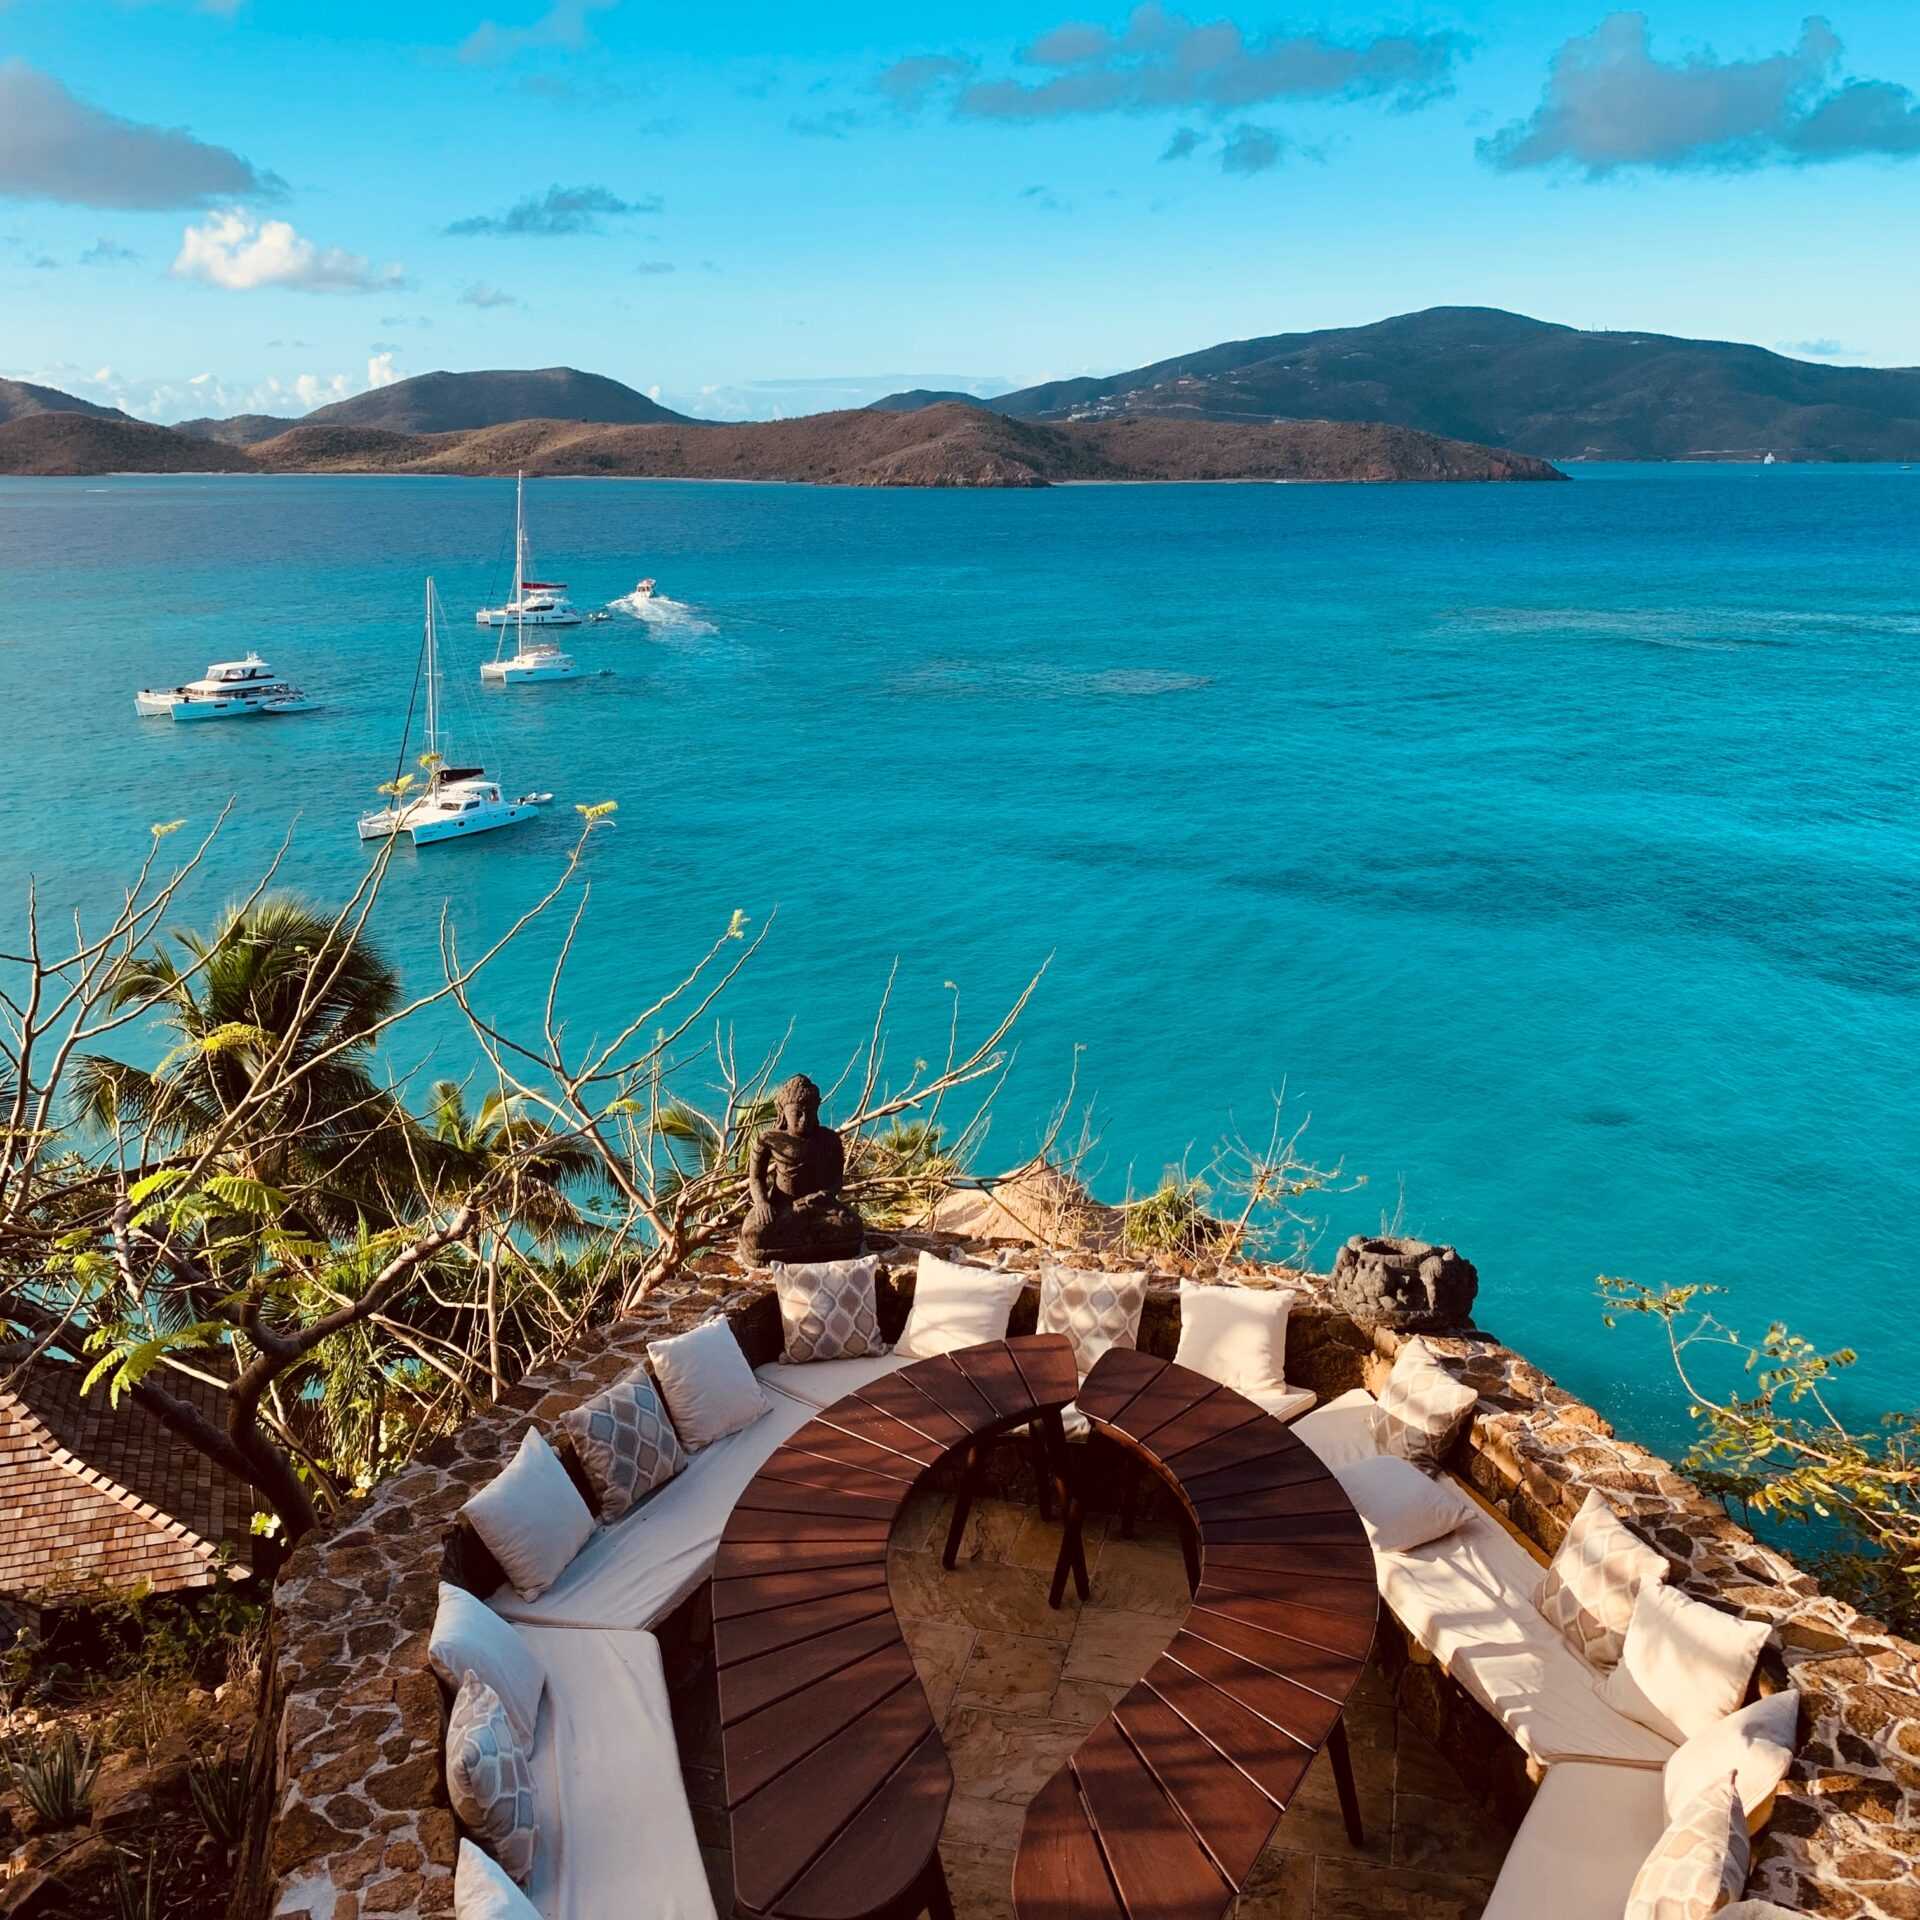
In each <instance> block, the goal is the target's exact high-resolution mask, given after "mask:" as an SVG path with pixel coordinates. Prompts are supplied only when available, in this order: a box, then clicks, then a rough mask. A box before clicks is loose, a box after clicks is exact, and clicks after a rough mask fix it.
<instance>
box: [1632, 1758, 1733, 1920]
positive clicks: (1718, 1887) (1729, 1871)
mask: <svg viewBox="0 0 1920 1920" xmlns="http://www.w3.org/2000/svg"><path fill="white" fill-rule="evenodd" d="M1749 1858H1750V1847H1749V1843H1748V1840H1747V1816H1746V1813H1745V1811H1744V1810H1743V1809H1742V1807H1741V1805H1740V1795H1739V1792H1738V1790H1737V1789H1736V1788H1735V1786H1734V1784H1733V1781H1732V1779H1731V1777H1729V1778H1728V1779H1725V1780H1722V1781H1719V1782H1717V1783H1716V1784H1715V1785H1713V1786H1711V1787H1709V1788H1707V1789H1706V1791H1705V1792H1704V1793H1701V1794H1699V1795H1697V1796H1696V1797H1695V1798H1694V1799H1693V1800H1692V1801H1691V1802H1689V1803H1688V1805H1687V1807H1686V1808H1685V1810H1684V1811H1683V1812H1682V1813H1681V1815H1680V1817H1679V1819H1677V1820H1676V1821H1674V1823H1673V1824H1672V1826H1670V1827H1669V1828H1668V1829H1667V1830H1666V1832H1665V1833H1663V1834H1662V1835H1661V1836H1660V1840H1659V1844H1658V1845H1657V1846H1656V1847H1655V1848H1654V1850H1653V1851H1652V1852H1651V1853H1650V1854H1648V1855H1647V1857H1646V1859H1645V1861H1644V1862H1642V1864H1641V1867H1640V1871H1639V1873H1638V1874H1637V1875H1636V1876H1635V1877H1634V1882H1633V1891H1632V1892H1631V1893H1630V1894H1628V1896H1627V1911H1626V1915H1625V1920H1708V1917H1709V1916H1710V1915H1712V1914H1716V1913H1719V1912H1721V1911H1722V1910H1723V1909H1724V1908H1727V1907H1730V1906H1732V1905H1733V1903H1734V1902H1735V1901H1736V1900H1738V1899H1739V1898H1740V1895H1741V1892H1742V1891H1743V1889H1744V1888H1745V1887H1746V1884H1747V1863H1748V1860H1749Z"/></svg>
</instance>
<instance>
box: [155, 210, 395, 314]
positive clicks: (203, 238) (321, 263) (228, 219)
mask: <svg viewBox="0 0 1920 1920" xmlns="http://www.w3.org/2000/svg"><path fill="white" fill-rule="evenodd" d="M173 273H174V276H175V278H177V279H181V280H204V281H206V282H207V283H208V284H209V285H211V286H216V287H225V288H227V289H228V290H229V291H230V292H234V293H250V292H253V291H254V290H256V289H257V288H260V287H287V288H292V289H297V290H298V291H301V292H304V293H373V292H375V291H377V290H380V289H383V288H391V287H398V286H402V285H404V284H405V281H406V275H405V274H404V272H403V271H402V270H401V268H400V267H398V266H397V265H389V266H385V267H378V268H376V267H375V266H374V265H373V264H372V262H371V261H369V260H367V259H366V258H365V257H364V256H363V255H361V254H357V253H348V252H347V251H346V250H345V249H344V248H341V247H317V246H315V245H314V243H313V242H312V241H311V240H309V239H307V238H305V237H304V236H303V235H301V234H299V233H296V232H295V231H294V229H293V227H292V225H291V223H290V222H288V221H285V220H261V219H259V218H258V217H257V216H256V215H254V214H250V213H246V212H244V211H242V210H241V209H240V208H238V207H229V208H227V209H226V210H225V211H223V212H220V213H214V214H209V215H208V216H207V218H206V219H205V220H204V221H202V222H201V224H200V225H199V226H197V227H189V228H188V229H187V230H186V232H185V233H184V234H182V235H181V238H180V252H179V255H178V257H177V258H176V259H175V261H174V263H173Z"/></svg>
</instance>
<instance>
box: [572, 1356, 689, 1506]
mask: <svg viewBox="0 0 1920 1920" xmlns="http://www.w3.org/2000/svg"><path fill="white" fill-rule="evenodd" d="M558 1424H559V1427H560V1431H561V1432H562V1433H564V1434H565V1435H566V1436H567V1438H568V1439H570V1440H571V1441H572V1442H573V1450H574V1452H575V1453H576V1454H578V1455H579V1457H580V1464H581V1466H583V1467H584V1468H585V1469H586V1473H587V1478H588V1479H589V1480H590V1481H591V1482H592V1483H593V1491H594V1494H595V1496H596V1497H597V1498H598V1500H599V1502H600V1518H601V1519H602V1520H618V1519H619V1518H620V1516H621V1515H622V1514H624V1513H626V1512H628V1511H629V1510H630V1509H631V1508H632V1507H633V1505H634V1503H635V1502H636V1501H637V1500H639V1499H640V1497H641V1496H642V1495H643V1494H648V1493H651V1492H652V1491H653V1490H654V1488H655V1487H663V1486H665V1485H666V1483H667V1482H668V1481H669V1480H671V1479H672V1478H673V1476H674V1475H675V1474H676V1473H678V1472H679V1471H680V1469H681V1468H682V1467H684V1466H685V1465H686V1464H687V1455H686V1450H685V1448H683V1447H682V1446H681V1444H680V1436H679V1435H678V1434H677V1433H675V1432H674V1430H673V1422H672V1421H671V1420H669V1419H668V1418H667V1410H666V1408H665V1407H664V1406H662V1405H661V1404H660V1395H659V1393H658V1391H657V1390H656V1389H655V1387H654V1384H653V1380H652V1378H651V1377H650V1376H649V1374H648V1372H647V1370H646V1368H645V1367H635V1368H634V1370H633V1371H632V1372H631V1373H629V1374H626V1375H624V1376H623V1377H622V1378H621V1379H618V1380H616V1381H615V1382H614V1383H613V1385H612V1386H610V1387H603V1388H602V1389H601V1390H600V1391H599V1392H598V1393H596V1394H595V1395H594V1396H593V1398H592V1399H591V1400H583V1401H582V1402H581V1403H580V1404H579V1406H577V1407H575V1408H573V1409H572V1410H571V1411H570V1412H567V1413H563V1414H562V1415H561V1416H560V1419H559V1423H558Z"/></svg>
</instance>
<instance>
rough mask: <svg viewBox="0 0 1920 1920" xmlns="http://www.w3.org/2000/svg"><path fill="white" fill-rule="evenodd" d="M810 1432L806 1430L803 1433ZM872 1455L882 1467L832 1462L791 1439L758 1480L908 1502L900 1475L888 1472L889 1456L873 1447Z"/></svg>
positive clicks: (769, 1458)
mask: <svg viewBox="0 0 1920 1920" xmlns="http://www.w3.org/2000/svg"><path fill="white" fill-rule="evenodd" d="M810 1424H811V1423H810ZM806 1430H807V1429H805V1428H803V1429H802V1432H805V1431H806ZM842 1437H844V1436H842ZM868 1452H869V1453H871V1454H872V1455H873V1457H874V1459H875V1460H876V1461H878V1462H879V1463H881V1464H880V1465H879V1466H876V1467H869V1466H865V1465H862V1464H859V1463H857V1462H856V1461H854V1460H852V1459H829V1458H828V1457H827V1456H825V1455H824V1454H819V1453H815V1452H813V1451H811V1450H810V1449H808V1448H805V1447H797V1446H795V1445H794V1444H793V1442H792V1441H791V1440H788V1441H786V1442H784V1443H783V1444H781V1445H780V1446H778V1447H776V1448H775V1449H774V1450H773V1452H772V1453H770V1454H768V1455H767V1459H766V1464H765V1465H764V1466H763V1467H762V1468H761V1469H760V1471H759V1472H758V1473H757V1474H755V1475H754V1478H755V1480H784V1481H786V1482H787V1483H788V1484H789V1485H792V1486H797V1487H821V1488H823V1489H825V1490H826V1491H828V1492H830V1493H877V1494H880V1495H882V1496H883V1497H884V1498H886V1499H888V1500H892V1501H894V1502H896V1503H898V1502H900V1501H903V1500H905V1499H906V1497H907V1496H906V1493H905V1491H904V1490H903V1483H902V1481H901V1479H900V1477H899V1475H898V1474H894V1473H889V1472H887V1471H885V1460H886V1456H885V1455H884V1454H881V1453H879V1452H878V1451H877V1450H876V1449H872V1448H869V1449H868Z"/></svg>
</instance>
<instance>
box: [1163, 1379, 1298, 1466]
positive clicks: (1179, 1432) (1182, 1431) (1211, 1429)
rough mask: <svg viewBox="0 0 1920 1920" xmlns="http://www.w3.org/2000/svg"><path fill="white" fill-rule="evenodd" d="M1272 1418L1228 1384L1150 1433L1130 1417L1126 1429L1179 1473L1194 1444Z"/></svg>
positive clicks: (1194, 1447)
mask: <svg viewBox="0 0 1920 1920" xmlns="http://www.w3.org/2000/svg"><path fill="white" fill-rule="evenodd" d="M1272 1418H1273V1416H1272V1415H1271V1414H1269V1413H1267V1412H1265V1411H1264V1410H1263V1409H1261V1408H1259V1407H1257V1406H1255V1405H1254V1403H1253V1402H1252V1401H1251V1400H1248V1399H1245V1398H1243V1397H1242V1396H1241V1395H1239V1394H1237V1393H1235V1392H1233V1391H1232V1390H1231V1389H1230V1388H1229V1389H1223V1390H1222V1391H1220V1392H1219V1393H1216V1394H1212V1395H1210V1396H1209V1397H1208V1398H1207V1399H1205V1400H1203V1401H1201V1402H1200V1404H1199V1405H1198V1406H1192V1407H1188V1408H1186V1409H1184V1410H1183V1411H1182V1412H1180V1413H1177V1414H1175V1415H1174V1416H1173V1418H1172V1419H1171V1420H1168V1421H1166V1422H1164V1423H1163V1424H1162V1425H1160V1426H1159V1427H1156V1428H1155V1429H1154V1430H1153V1431H1152V1432H1151V1433H1140V1432H1135V1430H1134V1428H1133V1426H1132V1424H1131V1417H1129V1424H1128V1429H1127V1430H1128V1431H1129V1432H1130V1433H1133V1435H1134V1438H1135V1439H1136V1440H1138V1441H1139V1442H1140V1444H1141V1445H1142V1446H1144V1447H1146V1448H1147V1449H1148V1450H1149V1451H1150V1452H1152V1453H1154V1454H1157V1455H1158V1456H1159V1459H1160V1464H1161V1465H1162V1466H1164V1467H1169V1468H1171V1469H1172V1470H1173V1472H1174V1473H1176V1474H1178V1473H1179V1472H1180V1462H1181V1460H1182V1459H1184V1458H1185V1457H1186V1455H1188V1454H1189V1453H1192V1452H1193V1451H1194V1450H1195V1449H1196V1448H1198V1447H1204V1446H1209V1445H1211V1444H1213V1443H1214V1442H1216V1441H1220V1440H1225V1439H1228V1438H1229V1437H1231V1436H1232V1435H1233V1434H1236V1433H1239V1432H1241V1430H1242V1429H1243V1428H1251V1427H1254V1426H1255V1425H1256V1423H1257V1422H1259V1421H1262V1420H1271V1419H1272ZM1276 1424H1278V1423H1277V1422H1276ZM1280 1431H1281V1432H1282V1433H1285V1432H1286V1428H1285V1427H1281V1428H1280Z"/></svg>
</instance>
